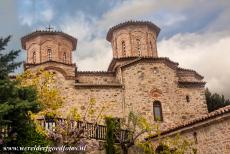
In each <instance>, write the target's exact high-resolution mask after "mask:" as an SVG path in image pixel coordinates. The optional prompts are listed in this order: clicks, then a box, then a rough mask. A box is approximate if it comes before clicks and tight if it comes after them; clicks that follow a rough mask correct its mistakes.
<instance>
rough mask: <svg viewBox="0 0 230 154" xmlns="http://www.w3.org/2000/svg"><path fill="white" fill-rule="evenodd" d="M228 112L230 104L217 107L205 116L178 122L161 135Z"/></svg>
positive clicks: (229, 111)
mask: <svg viewBox="0 0 230 154" xmlns="http://www.w3.org/2000/svg"><path fill="white" fill-rule="evenodd" d="M226 113H230V105H228V106H225V107H223V108H220V109H217V110H215V111H213V112H210V113H208V114H206V115H203V116H200V117H197V118H195V119H192V120H189V121H186V122H183V123H181V124H178V125H176V126H173V127H171V128H169V129H167V130H164V131H162V132H161V135H166V134H168V133H171V132H174V131H176V130H180V129H182V128H185V127H187V126H191V125H194V124H197V123H199V122H203V121H205V120H208V119H212V118H215V117H217V116H220V115H223V114H226ZM157 136H158V135H157V134H154V135H152V136H151V137H149V138H146V140H148V139H152V138H156V137H157Z"/></svg>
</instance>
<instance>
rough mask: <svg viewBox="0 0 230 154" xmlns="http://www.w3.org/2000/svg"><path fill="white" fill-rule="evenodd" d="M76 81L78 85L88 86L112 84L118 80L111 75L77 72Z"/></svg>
mask: <svg viewBox="0 0 230 154" xmlns="http://www.w3.org/2000/svg"><path fill="white" fill-rule="evenodd" d="M77 80H78V82H79V83H88V84H113V83H118V80H117V79H116V77H115V74H113V73H107V74H105V73H93V72H92V73H83V74H82V73H79V72H77Z"/></svg>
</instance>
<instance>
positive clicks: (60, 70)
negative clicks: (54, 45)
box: [44, 66, 68, 78]
mask: <svg viewBox="0 0 230 154" xmlns="http://www.w3.org/2000/svg"><path fill="white" fill-rule="evenodd" d="M44 70H55V71H58V72H60V73H61V74H62V75H63V76H64V78H66V77H67V76H68V75H67V73H66V72H65V71H64V69H62V68H60V67H54V66H47V67H45V68H44Z"/></svg>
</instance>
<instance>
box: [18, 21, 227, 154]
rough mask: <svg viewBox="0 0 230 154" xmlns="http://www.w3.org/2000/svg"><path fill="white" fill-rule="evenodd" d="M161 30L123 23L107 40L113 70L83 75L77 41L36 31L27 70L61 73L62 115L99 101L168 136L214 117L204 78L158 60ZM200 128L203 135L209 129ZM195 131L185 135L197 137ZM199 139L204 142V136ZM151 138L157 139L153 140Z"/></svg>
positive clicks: (29, 41)
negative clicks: (75, 58)
mask: <svg viewBox="0 0 230 154" xmlns="http://www.w3.org/2000/svg"><path fill="white" fill-rule="evenodd" d="M159 32H160V28H159V27H157V26H156V25H155V24H153V23H151V22H146V21H128V22H124V23H121V24H118V25H116V26H114V27H112V28H110V29H109V31H108V33H107V36H106V39H107V41H109V42H110V43H111V48H112V52H113V59H112V60H111V63H110V65H109V66H108V70H107V71H78V68H77V65H76V64H75V63H73V61H72V52H74V50H75V49H76V46H77V39H76V38H74V37H72V36H70V35H68V34H65V33H63V32H58V31H35V32H32V33H31V34H28V35H26V36H24V37H22V39H21V43H22V48H23V49H24V50H26V52H27V60H26V62H25V64H24V67H25V69H31V70H36V69H38V68H40V67H43V68H44V69H45V70H49V71H52V72H54V73H55V74H56V79H57V86H58V89H59V90H60V92H61V94H62V95H63V96H65V102H64V105H63V107H62V108H61V109H60V110H61V112H62V114H63V117H65V115H66V113H67V112H68V111H69V110H70V109H71V108H73V107H75V108H77V109H78V112H80V113H82V114H83V113H85V111H86V106H87V104H88V103H89V100H90V99H91V98H94V99H95V100H96V102H97V103H96V105H95V108H96V111H100V109H101V108H102V106H106V107H107V108H106V110H105V113H104V114H105V115H110V116H113V117H116V118H126V117H127V116H128V114H129V113H130V112H131V111H132V112H136V113H139V114H141V115H142V116H143V117H145V118H146V119H147V120H148V122H149V123H151V124H154V123H156V122H158V123H159V124H160V127H161V130H162V131H163V132H164V133H165V135H167V134H168V133H172V132H176V131H178V130H180V129H184V128H185V127H184V126H186V127H187V126H191V125H192V126H193V125H194V126H195V125H196V124H197V123H199V122H203V121H202V120H200V119H198V120H197V118H200V117H209V118H210V117H214V118H215V117H216V116H210V114H209V113H208V110H207V104H206V99H205V89H204V86H205V82H204V81H203V77H202V76H201V75H200V74H198V73H197V72H196V71H194V70H190V69H185V68H181V67H179V64H178V63H177V62H173V61H171V60H170V59H169V58H167V57H158V50H157V37H158V34H159ZM79 52H80V51H79ZM108 52H109V51H108ZM159 52H160V51H159ZM212 114H213V113H212ZM215 115H216V114H215ZM218 115H220V114H218ZM221 115H222V114H221ZM95 118H96V117H95ZM209 118H206V119H205V120H204V121H205V122H208V121H207V120H209ZM201 119H202V118H201ZM191 121H193V122H194V121H195V122H194V123H193V122H191ZM186 122H190V123H189V125H188V124H184V123H186ZM219 123H221V124H219ZM225 123H229V122H228V121H226V122H223V123H222V122H221V121H218V122H215V123H214V125H213V126H214V127H215V128H216V127H217V128H218V127H222V125H227V124H225ZM190 124H191V125H190ZM182 126H183V127H182ZM208 126H209V127H211V125H208ZM192 128H193V127H192ZM196 128H197V129H198V128H199V130H198V132H199V131H200V132H208V131H209V130H210V129H208V128H207V130H204V129H205V128H201V127H196ZM194 129H195V127H194ZM194 129H190V131H187V132H185V134H186V133H187V134H189V135H187V136H190V137H193V138H194ZM199 134H202V133H198V134H197V135H199ZM203 135H205V134H204V133H203ZM206 135H207V134H206ZM198 138H200V140H202V139H201V138H202V136H201V137H200V136H199V137H198ZM151 139H152V140H153V142H155V141H156V140H157V139H155V138H154V136H153V137H152V138H151ZM198 140H199V139H198ZM207 140H208V138H207ZM226 140H227V139H226ZM229 140H230V139H229ZM229 140H228V142H229ZM205 141H206V140H202V142H199V143H200V144H201V145H199V146H198V148H201V149H202V147H203V144H204V143H205ZM208 146H209V145H208ZM210 146H211V145H210ZM229 147H230V146H229ZM229 147H227V148H229ZM229 149H230V148H229ZM198 152H199V150H198ZM209 152H210V151H209ZM218 152H219V151H218ZM200 153H205V152H204V150H203V151H200ZM207 153H208V152H207Z"/></svg>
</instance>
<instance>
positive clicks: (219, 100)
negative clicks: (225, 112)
mask: <svg viewBox="0 0 230 154" xmlns="http://www.w3.org/2000/svg"><path fill="white" fill-rule="evenodd" d="M205 97H206V101H207V106H208V111H209V112H212V111H214V110H217V109H219V108H221V107H224V106H227V105H230V100H229V99H225V98H224V95H219V94H217V93H214V94H212V93H211V92H210V91H209V89H208V88H207V89H206V90H205Z"/></svg>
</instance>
